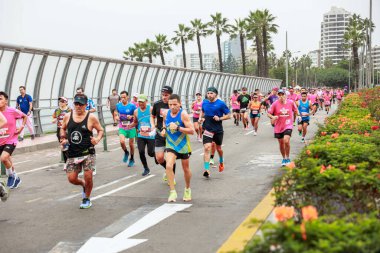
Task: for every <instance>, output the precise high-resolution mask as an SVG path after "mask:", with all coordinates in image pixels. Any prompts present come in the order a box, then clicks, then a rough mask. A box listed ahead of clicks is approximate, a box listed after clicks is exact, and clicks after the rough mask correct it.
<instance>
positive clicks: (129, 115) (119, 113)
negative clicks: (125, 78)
mask: <svg viewBox="0 0 380 253" xmlns="http://www.w3.org/2000/svg"><path fill="white" fill-rule="evenodd" d="M120 98H121V101H120V103H118V104H117V105H116V111H115V118H116V120H118V121H119V140H120V145H121V148H122V149H123V151H124V157H123V162H124V163H128V156H129V152H128V149H127V145H126V143H125V140H126V139H129V149H130V150H131V153H130V155H131V157H130V159H129V163H128V167H132V166H133V165H135V160H134V154H135V146H134V145H133V144H134V140H135V137H137V131H136V128H135V125H133V113H134V111H135V110H136V106H135V105H134V104H132V103H128V92H126V91H122V92H120Z"/></svg>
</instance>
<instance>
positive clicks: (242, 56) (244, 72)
mask: <svg viewBox="0 0 380 253" xmlns="http://www.w3.org/2000/svg"><path fill="white" fill-rule="evenodd" d="M240 50H241V62H242V64H243V75H246V74H247V71H246V68H245V49H244V36H243V34H241V33H240Z"/></svg>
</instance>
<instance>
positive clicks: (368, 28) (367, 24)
mask: <svg viewBox="0 0 380 253" xmlns="http://www.w3.org/2000/svg"><path fill="white" fill-rule="evenodd" d="M374 28H375V25H374V24H373V22H371V20H370V19H368V18H365V19H364V20H363V29H364V32H365V45H366V55H367V57H366V62H367V64H368V65H367V66H368V67H367V73H366V76H367V84H368V85H370V84H371V80H372V76H371V68H372V66H371V65H370V64H371V62H370V59H369V53H368V51H369V50H370V47H371V45H370V38H369V37H370V36H369V35H370V33H371V32H373V30H374Z"/></svg>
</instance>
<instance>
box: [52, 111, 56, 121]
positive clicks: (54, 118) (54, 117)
mask: <svg viewBox="0 0 380 253" xmlns="http://www.w3.org/2000/svg"><path fill="white" fill-rule="evenodd" d="M55 112H56V111H54V112H53V115H52V117H53V120H52V121H51V122H52V123H57V115H56V114H55Z"/></svg>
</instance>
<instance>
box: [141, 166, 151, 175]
mask: <svg viewBox="0 0 380 253" xmlns="http://www.w3.org/2000/svg"><path fill="white" fill-rule="evenodd" d="M149 174H150V169H148V168H144V172H143V173H142V174H141V175H142V176H143V177H145V176H147V175H149Z"/></svg>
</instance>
